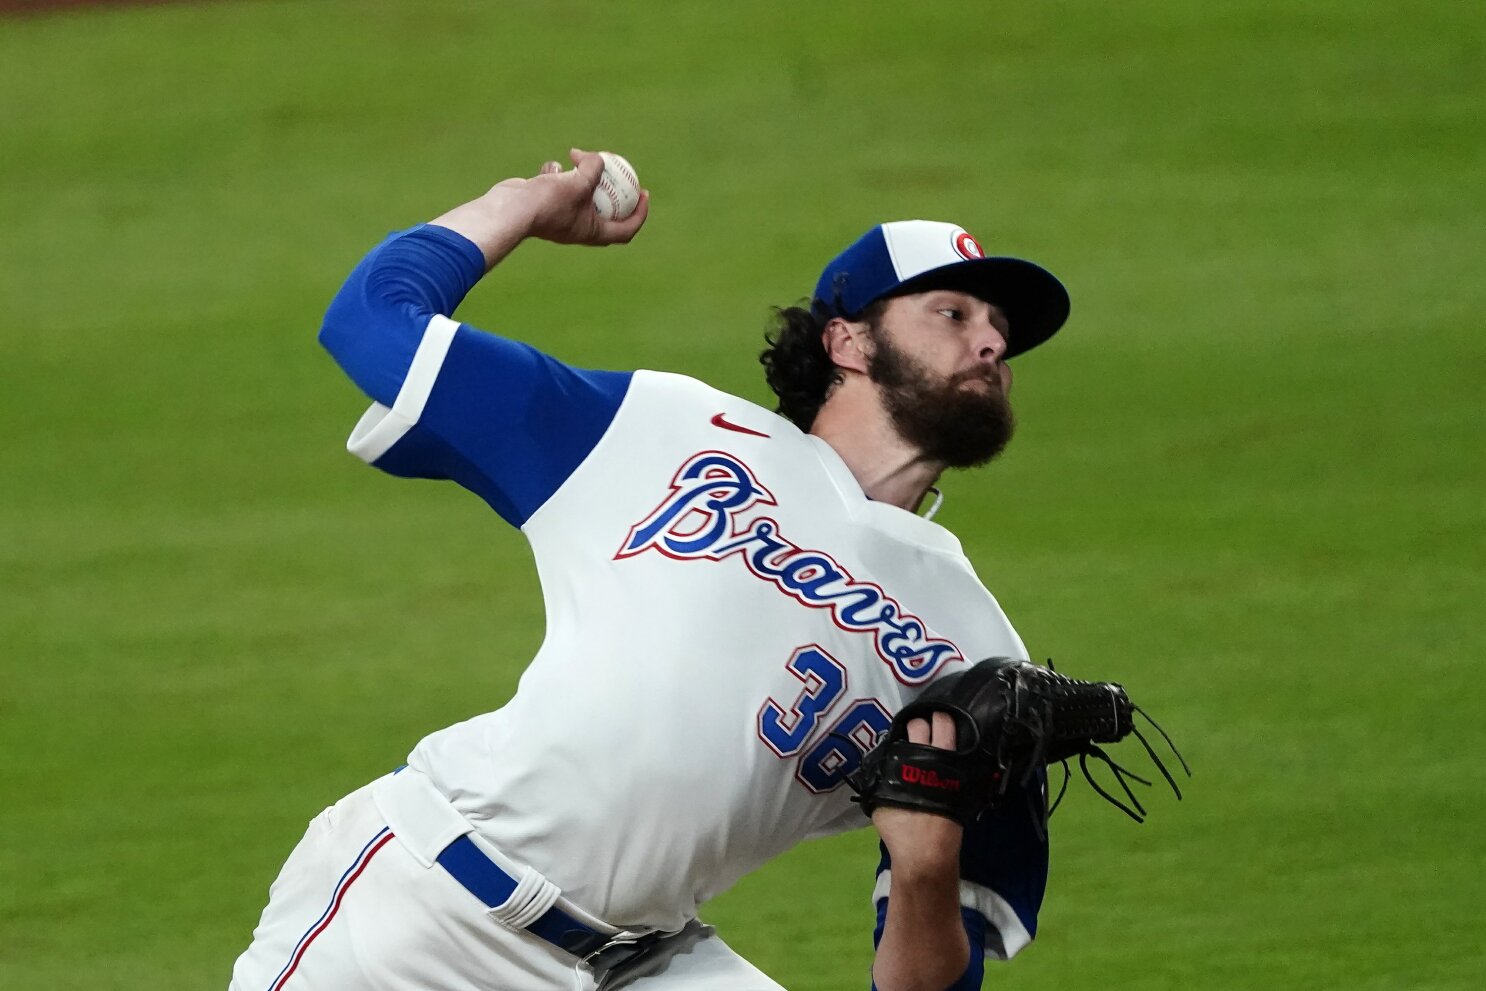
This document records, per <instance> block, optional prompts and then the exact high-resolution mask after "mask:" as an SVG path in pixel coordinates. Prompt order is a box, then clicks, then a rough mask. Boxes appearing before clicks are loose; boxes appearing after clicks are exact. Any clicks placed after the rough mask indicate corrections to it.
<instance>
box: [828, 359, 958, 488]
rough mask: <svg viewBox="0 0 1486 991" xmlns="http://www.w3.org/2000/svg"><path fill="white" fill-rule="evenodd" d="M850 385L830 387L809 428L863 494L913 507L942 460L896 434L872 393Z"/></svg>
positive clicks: (938, 470) (938, 468) (931, 481)
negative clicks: (824, 443) (840, 463)
mask: <svg viewBox="0 0 1486 991" xmlns="http://www.w3.org/2000/svg"><path fill="white" fill-rule="evenodd" d="M851 385H852V383H850V382H847V383H843V384H842V385H841V386H839V387H837V389H836V390H835V391H834V392H832V393H831V395H830V397H829V398H828V399H827V400H826V403H825V404H824V405H823V406H821V409H820V413H819V414H817V415H816V417H815V422H814V423H813V424H811V426H810V432H811V433H812V434H814V435H815V436H817V437H819V438H820V439H821V440H823V441H825V442H826V443H827V444H830V445H831V447H832V448H833V449H834V450H835V452H836V453H837V454H838V455H840V457H841V460H842V461H844V462H845V463H846V467H847V468H849V469H850V470H851V474H852V476H853V477H855V478H856V480H857V484H858V485H860V486H861V487H862V491H863V492H865V493H866V494H867V498H869V499H871V500H873V501H874V502H884V503H887V504H888V505H890V506H897V507H898V508H900V509H906V510H908V511H909V512H910V513H912V512H917V511H918V506H919V503H921V502H923V498H924V495H925V493H927V492H928V491H929V487H930V486H931V485H933V484H934V482H935V481H936V480H938V478H939V474H940V472H942V471H943V470H944V465H943V464H941V463H939V462H937V461H931V460H929V459H928V458H926V457H925V456H924V454H923V452H922V451H920V450H918V449H917V448H916V447H913V446H911V445H909V444H908V443H907V442H905V441H904V440H903V438H902V437H901V436H899V435H898V431H897V430H896V429H895V428H894V427H893V424H892V420H891V418H890V417H889V416H888V414H887V411H886V410H884V409H883V408H882V404H881V402H879V401H878V398H877V395H876V394H875V393H872V392H869V391H867V390H863V389H852V388H850V386H851Z"/></svg>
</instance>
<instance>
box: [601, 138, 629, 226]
mask: <svg viewBox="0 0 1486 991" xmlns="http://www.w3.org/2000/svg"><path fill="white" fill-rule="evenodd" d="M599 154H600V155H602V156H603V159H604V174H603V175H602V176H600V177H599V184H598V186H596V187H595V188H594V190H593V208H594V209H595V210H597V211H598V214H599V216H600V217H602V218H603V219H605V220H624V219H625V218H626V217H628V216H629V215H630V214H632V213H634V212H635V207H637V206H639V205H640V180H639V178H638V177H637V176H636V175H635V169H634V166H632V165H630V163H629V162H626V161H625V160H624V156H622V155H616V154H614V153H613V152H612V151H601V152H599Z"/></svg>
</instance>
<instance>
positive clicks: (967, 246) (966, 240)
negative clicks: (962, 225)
mask: <svg viewBox="0 0 1486 991" xmlns="http://www.w3.org/2000/svg"><path fill="white" fill-rule="evenodd" d="M955 253H956V254H958V255H959V256H960V257H961V258H964V259H967V260H969V259H975V258H984V257H985V256H986V253H985V252H984V251H983V250H981V247H980V242H979V241H977V240H975V238H973V237H971V236H970V233H969V232H968V231H960V232H959V233H958V234H956V235H955Z"/></svg>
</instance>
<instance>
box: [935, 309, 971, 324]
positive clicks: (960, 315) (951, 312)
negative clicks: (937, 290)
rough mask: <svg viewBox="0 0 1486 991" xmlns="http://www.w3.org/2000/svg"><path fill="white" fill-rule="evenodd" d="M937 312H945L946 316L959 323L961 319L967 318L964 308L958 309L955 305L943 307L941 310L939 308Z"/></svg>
mask: <svg viewBox="0 0 1486 991" xmlns="http://www.w3.org/2000/svg"><path fill="white" fill-rule="evenodd" d="M937 312H939V313H943V314H944V315H945V316H947V317H949V318H950V319H951V320H953V321H955V322H956V323H959V322H960V321H961V320H963V319H965V311H964V310H957V309H955V308H954V307H953V306H946V307H943V308H941V309H940V310H938V311H937Z"/></svg>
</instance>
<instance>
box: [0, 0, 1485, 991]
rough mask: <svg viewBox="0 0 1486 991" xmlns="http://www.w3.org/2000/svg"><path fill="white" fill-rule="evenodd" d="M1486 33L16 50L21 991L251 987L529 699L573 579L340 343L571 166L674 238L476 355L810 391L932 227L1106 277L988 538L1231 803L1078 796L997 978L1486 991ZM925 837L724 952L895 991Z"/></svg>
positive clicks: (816, 26) (152, 13)
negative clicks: (411, 279)
mask: <svg viewBox="0 0 1486 991" xmlns="http://www.w3.org/2000/svg"><path fill="white" fill-rule="evenodd" d="M1483 38H1486V7H1482V6H1481V5H1479V4H1469V3H1435V4H1426V3H1423V2H1418V0H1411V2H1399V3H1393V4H1381V3H1374V4H1361V3H1349V2H1342V0H1318V2H1315V3H1309V4H1302V5H1288V6H1285V5H1277V4H1273V3H1267V2H1261V0H1218V2H1212V3H1199V2H1196V0H1131V2H1128V3H1123V4H1118V5H1108V4H1101V3H1093V2H1082V3H1080V2H1074V0H1054V2H1048V3H1040V4H1026V5H995V6H992V5H984V4H949V3H942V4H941V3H925V4H920V5H909V4H902V3H894V4H889V3H845V2H841V3H834V2H833V3H815V4H800V3H797V4H788V5H783V4H765V3H752V2H734V3H728V4H712V3H700V2H697V3H658V2H651V3H646V4H644V5H639V4H636V5H624V4H596V3H581V2H576V0H570V2H560V0H559V2H550V3H538V2H532V0H528V2H517V3H503V4H494V3H490V4H485V3H475V2H466V3H447V2H433V3H425V4H416V5H415V4H396V3H390V2H371V3H349V2H334V3H332V2H299V3H291V2H280V3H229V2H218V3H212V4H206V5H170V6H161V7H147V6H146V7H138V6H131V7H127V8H124V9H120V10H115V11H77V12H68V13H56V14H47V15H34V16H28V17H19V18H12V19H6V20H0V218H3V222H4V235H3V237H0V300H3V306H0V410H3V413H4V416H3V419H4V423H5V431H4V440H3V442H0V593H3V596H0V755H3V758H4V759H3V762H0V988H4V989H6V991H20V989H52V988H74V987H77V988H82V987H87V988H96V989H145V988H148V989H175V988H180V989H199V988H216V987H224V986H225V984H226V980H227V976H228V972H229V969H230V966H231V962H232V960H233V958H234V957H235V955H236V954H237V953H238V952H239V951H240V950H241V949H242V947H243V946H244V945H245V942H246V940H247V938H248V934H249V932H250V930H251V928H252V925H253V923H254V921H255V920H256V917H257V913H258V912H259V910H260V909H261V907H262V903H263V900H264V897H265V893H266V889H267V885H268V882H269V881H270V880H271V878H272V877H273V874H274V872H275V871H276V870H277V868H278V865H279V864H280V862H281V861H282V859H283V857H284V856H285V854H286V853H287V851H288V850H289V848H290V847H291V846H292V844H293V843H294V842H295V840H296V839H297V838H298V836H299V834H300V832H301V831H302V829H303V826H304V822H305V820H307V819H308V818H309V817H310V816H312V815H313V814H315V813H316V812H317V811H319V809H320V808H321V807H322V806H323V805H325V804H326V803H327V802H329V801H331V800H333V799H334V798H336V797H338V796H339V795H341V794H342V793H344V792H346V791H348V790H350V789H352V788H354V787H356V786H357V785H359V784H361V783H362V782H364V781H366V780H368V779H369V778H371V777H373V776H375V775H377V774H380V773H382V772H383V771H384V770H386V769H387V768H389V767H390V766H392V765H395V764H397V763H399V762H400V760H401V759H402V757H403V756H404V755H405V754H406V752H407V751H408V750H409V749H410V748H411V746H412V745H413V744H414V743H415V742H416V741H417V740H418V739H419V737H420V736H422V735H423V734H424V733H426V732H428V731H430V730H432V729H434V728H437V727H440V726H443V725H446V724H447V723H450V722H452V721H454V720H457V719H460V718H463V717H465V716H467V715H470V714H472V713H474V712H478V711H482V710H484V709H487V708H492V707H494V706H496V705H498V704H499V703H500V702H501V701H502V700H503V699H504V698H505V697H506V696H507V695H508V694H509V692H510V691H511V690H512V688H513V686H514V683H515V679H516V677H517V675H518V673H519V670H520V661H521V659H523V658H525V657H527V656H529V655H530V652H531V651H532V650H533V649H534V648H535V646H536V645H537V643H538V642H539V641H540V638H541V635H542V628H541V624H542V612H541V608H540V603H539V601H538V598H537V594H536V586H535V578H534V574H533V571H532V568H531V566H530V562H529V558H528V555H527V552H526V549H525V545H524V543H523V542H522V541H521V539H520V538H519V536H518V535H516V534H514V533H512V532H510V531H508V530H507V529H505V528H504V527H503V525H501V524H500V523H499V521H498V520H497V519H495V517H494V516H492V515H491V514H490V513H489V512H488V511H487V510H486V509H485V508H484V507H483V505H482V504H481V503H479V502H478V501H477V500H475V499H473V498H470V497H468V496H466V495H464V494H462V493H460V492H459V491H457V490H455V489H453V488H452V487H440V486H436V485H431V484H423V483H408V482H399V481H395V480H392V479H389V478H385V477H382V476H380V475H378V474H377V473H375V472H372V471H369V470H367V469H366V468H364V467H362V466H360V465H359V463H358V462H356V461H355V460H354V459H353V458H351V457H350V456H349V455H346V454H345V453H344V452H343V450H342V447H341V446H342V442H343V439H344V435H345V434H346V432H347V431H348V430H349V428H350V426H351V424H352V423H353V422H354V421H355V419H356V417H357V415H358V414H359V411H360V409H361V401H360V399H359V398H358V396H357V394H356V392H355V390H354V388H353V387H352V386H351V385H350V384H349V383H347V382H346V381H345V380H344V379H342V378H341V376H340V375H339V373H338V372H337V371H336V370H335V368H334V367H333V365H332V364H331V362H330V361H329V359H328V358H326V357H325V356H324V355H323V354H322V353H320V352H319V350H318V348H317V347H316V345H315V343H314V340H313V337H314V332H315V330H316V329H317V327H318V323H319V317H320V314H321V313H322V311H323V309H324V305H325V303H326V302H327V301H328V299H329V297H330V295H331V294H332V293H333V292H334V290H335V288H336V287H337V285H338V284H339V281H340V279H341V278H342V277H343V275H344V274H345V273H346V272H347V271H348V270H349V268H350V266H351V265H352V264H353V263H354V262H355V260H356V259H357V258H358V257H359V255H360V253H361V252H362V251H363V250H364V249H365V248H366V247H368V246H369V245H370V244H371V243H373V242H374V241H375V240H377V239H378V238H379V237H380V236H381V235H382V234H383V233H384V232H386V231H387V230H389V229H392V228H395V227H402V226H406V225H409V224H412V223H415V222H418V221H420V220H423V219H426V218H428V217H431V216H433V215H435V214H437V213H439V212H440V211H441V210H442V209H444V208H445V207H447V206H449V205H451V204H453V203H455V202H458V201H460V200H462V199H465V198H468V197H470V196H472V195H474V194H476V193H478V192H480V191H481V190H482V189H483V188H484V187H485V186H486V185H488V184H489V183H490V182H492V181H494V180H496V179H499V178H502V177H504V176H506V175H511V174H517V173H524V172H528V171H530V170H532V169H534V168H535V166H536V165H537V164H539V163H540V162H541V161H543V160H544V159H546V158H550V157H556V156H557V155H558V154H560V153H561V151H562V150H563V149H565V148H566V147H567V146H568V145H569V144H572V143H581V144H585V145H587V146H589V147H611V148H614V149H617V150H620V151H622V152H624V153H625V154H626V155H628V156H629V157H630V158H631V160H632V161H634V162H635V164H636V166H637V167H638V169H639V171H640V173H641V175H642V177H643V178H644V179H645V180H646V182H647V184H648V185H649V186H650V187H651V188H652V190H653V195H654V210H653V216H652V220H651V223H650V224H649V226H648V227H647V229H646V230H645V232H644V233H643V234H642V236H641V237H640V238H639V239H638V240H637V241H636V242H635V243H634V244H633V245H632V246H630V247H628V248H626V249H622V250H619V249H614V250H609V251H604V252H596V251H587V252H585V251H582V250H579V249H560V248H556V247H552V246H548V245H533V246H530V247H529V248H524V249H523V250H522V251H520V252H519V253H518V254H517V255H516V256H515V257H513V258H512V259H511V260H510V261H509V263H508V264H507V265H506V266H504V267H503V268H502V270H501V271H500V273H499V276H498V277H492V278H491V279H489V280H487V282H486V283H485V284H483V285H482V286H481V288H480V289H478V290H477V291H476V292H475V294H474V295H473V296H472V297H471V299H470V300H469V301H468V302H467V303H466V304H465V307H464V309H463V310H462V311H461V316H463V317H464V318H465V319H467V320H469V321H471V322H473V323H477V324H479V325H482V326H486V327H489V328H491V329H497V330H505V331H508V332H510V333H512V334H515V335H518V336H524V337H528V338H529V339H531V340H533V341H534V342H536V343H538V344H540V345H542V346H544V347H546V348H547V349H548V350H550V351H552V352H554V353H555V354H557V355H559V356H561V357H564V358H568V359H571V360H575V361H578V362H581V363H584V364H588V365H593V366H609V367H634V366H646V367H658V368H667V369H674V370H678V371H683V372H687V373H691V374H694V375H697V376H699V377H702V378H705V379H707V380H709V381H711V382H713V383H714V384H716V385H719V386H721V387H724V388H727V389H730V390H733V391H736V392H739V393H740V394H743V395H746V396H749V397H751V398H754V399H757V400H760V401H762V400H764V398H765V390H764V387H763V384H762V380H761V377H760V376H759V374H758V372H757V367H756V365H755V364H754V362H753V357H752V356H753V354H754V353H755V352H756V350H757V347H758V343H759V342H758V333H759V331H760V329H761V328H762V324H763V317H764V313H765V307H766V306H767V305H768V304H771V303H782V302H787V301H791V300H793V299H795V298H797V297H799V296H802V295H804V294H805V293H806V292H807V291H808V289H809V288H810V287H811V285H812V283H813V280H814V276H815V274H816V273H817V272H818V270H819V268H820V266H821V264H823V262H824V261H825V260H826V259H827V258H829V257H830V255H831V254H832V253H833V252H834V251H835V250H837V249H838V248H839V247H840V246H841V245H843V244H844V243H846V242H847V241H848V240H850V239H851V238H852V237H855V236H856V235H857V234H858V233H860V232H861V231H862V230H863V229H865V228H866V227H867V226H869V225H870V224H872V223H874V222H876V221H878V220H881V219H890V218H897V217H906V216H925V217H933V218H942V219H951V220H955V221H957V222H959V223H962V224H964V225H966V226H967V227H969V228H970V229H971V230H973V231H975V232H976V233H977V234H978V235H979V236H980V238H981V240H982V241H983V242H984V243H986V244H987V247H988V248H989V249H991V250H993V251H996V250H1000V251H1007V252H1018V253H1025V254H1026V255H1028V256H1030V257H1033V258H1037V259H1039V260H1042V261H1044V262H1045V263H1046V264H1048V265H1049V266H1050V267H1051V268H1052V269H1053V270H1054V271H1056V272H1058V273H1059V274H1060V275H1061V276H1062V277H1063V278H1064V279H1065V281H1066V282H1067V283H1068V285H1069V287H1070V289H1071V292H1072V295H1073V299H1074V316H1073V319H1072V321H1071V323H1070V324H1069V326H1068V328H1067V330H1065V331H1064V333H1063V334H1062V335H1061V336H1060V337H1059V338H1058V340H1057V341H1056V342H1055V343H1054V344H1053V345H1052V346H1049V347H1047V348H1044V349H1041V350H1039V351H1037V352H1035V353H1033V354H1031V355H1028V356H1027V357H1025V358H1022V359H1019V360H1018V362H1017V399H1018V409H1019V412H1020V416H1021V421H1022V430H1021V433H1020V436H1019V439H1018V441H1017V443H1016V444H1014V445H1013V447H1012V451H1011V452H1010V453H1009V454H1008V455H1007V456H1006V457H1005V458H1004V459H1003V460H1002V461H1001V462H999V463H998V464H997V465H995V466H993V467H992V468H990V469H987V470H985V471H982V472H979V473H975V474H970V475H964V476H958V477H954V478H952V479H950V480H948V483H947V486H946V488H947V494H948V500H947V503H946V508H945V510H944V512H943V513H942V514H941V517H940V519H941V520H942V521H944V522H946V523H947V524H948V525H949V526H950V527H951V528H953V529H955V530H956V531H958V532H959V533H960V534H961V535H962V537H963V538H964V541H965V544H966V546H967V549H968V550H969V552H970V554H971V556H972V558H974V559H975V560H976V561H977V564H978V567H979V569H980V572H981V574H982V576H983V577H985V578H986V580H987V583H988V584H989V585H990V586H991V588H992V589H993V590H995V591H996V592H997V594H998V596H999V598H1000V599H1001V601H1002V603H1003V605H1005V607H1006V608H1007V611H1008V612H1009V613H1010V615H1011V616H1012V618H1013V620H1014V621H1015V622H1016V623H1017V625H1018V628H1019V629H1020V630H1021V632H1022V634H1023V636H1024V637H1025V638H1026V640H1027V641H1028V643H1029V644H1030V645H1031V646H1032V649H1033V650H1034V651H1036V652H1038V654H1039V655H1041V654H1051V655H1053V656H1054V657H1055V658H1057V659H1058V660H1059V661H1060V665H1061V666H1063V667H1064V668H1065V669H1067V670H1069V671H1071V672H1072V673H1074V674H1086V675H1094V676H1100V677H1110V676H1115V677H1118V678H1120V679H1121V680H1123V681H1124V682H1125V683H1126V684H1127V685H1128V686H1129V687H1130V689H1131V692H1132V694H1135V695H1137V697H1139V698H1141V699H1142V700H1144V701H1147V702H1148V703H1149V707H1150V708H1151V710H1152V711H1153V712H1155V713H1156V714H1157V716H1158V718H1160V719H1161V720H1162V722H1163V724H1164V725H1166V726H1167V728H1168V729H1169V730H1171V731H1172V732H1173V734H1174V735H1176V736H1177V737H1178V739H1179V741H1180V742H1182V743H1183V744H1184V745H1185V747H1184V749H1185V750H1186V751H1187V753H1188V756H1189V757H1190V758H1191V760H1192V762H1193V764H1194V766H1195V768H1196V773H1197V777H1196V778H1195V779H1194V780H1193V782H1192V786H1191V791H1190V794H1189V796H1188V801H1187V802H1185V803H1183V804H1182V805H1180V806H1178V805H1176V804H1175V803H1173V802H1170V801H1162V800H1161V799H1159V798H1157V799H1156V800H1155V815H1154V816H1153V817H1152V821H1151V822H1150V823H1149V824H1147V825H1146V826H1144V827H1136V826H1134V825H1133V824H1131V823H1129V822H1127V821H1124V820H1123V818H1122V817H1120V816H1119V815H1118V813H1116V812H1114V811H1113V810H1112V809H1109V808H1107V807H1105V806H1103V805H1102V804H1101V803H1099V802H1098V801H1097V800H1096V798H1095V797H1094V796H1093V795H1092V794H1090V793H1089V791H1088V790H1087V789H1086V788H1078V787H1075V788H1074V789H1073V790H1072V791H1073V793H1072V795H1071V797H1070V799H1069V800H1068V802H1067V803H1066V805H1065V806H1064V808H1063V809H1062V810H1061V811H1060V812H1059V814H1058V816H1057V818H1056V819H1055V820H1054V826H1055V837H1054V850H1053V868H1052V879H1051V887H1050V892H1049V898H1048V902H1047V904H1046V906H1045V910H1044V913H1043V918H1042V933H1041V936H1040V938H1039V939H1038V941H1037V943H1036V944H1035V945H1034V946H1033V947H1032V948H1031V949H1029V950H1028V951H1027V952H1026V953H1025V954H1024V955H1023V956H1022V957H1021V958H1019V959H1018V960H1017V961H1016V962H1015V963H1013V964H1012V965H1010V966H1009V967H1004V968H998V969H996V970H994V971H993V973H992V976H991V977H990V978H989V979H988V980H987V986H988V987H1005V988H1010V989H1023V991H1030V989H1053V988H1067V987H1087V988H1098V989H1099V991H1118V989H1127V988H1128V989H1134V988H1140V989H1162V988H1183V989H1186V988H1203V989H1212V991H1221V989H1240V988H1242V989H1248V988H1336V989H1348V991H1370V989H1391V988H1418V989H1441V991H1443V989H1475V988H1479V987H1481V986H1482V982H1483V975H1486V951H1483V950H1482V949H1481V945H1482V944H1481V937H1480V933H1481V930H1482V929H1483V927H1486V907H1483V900H1482V895H1481V883H1482V879H1483V877H1486V826H1483V820H1486V800H1483V798H1482V795H1483V794H1486V718H1483V716H1486V690H1483V687H1482V685H1483V678H1482V675H1481V672H1480V671H1479V665H1480V664H1481V661H1482V657H1483V653H1486V610H1483V608H1482V605H1481V603H1482V601H1483V599H1486V446H1483V444H1482V440H1481V435H1482V426H1483V424H1486V390H1483V388H1482V382H1481V380H1482V371H1481V369H1482V368H1483V365H1486V344H1483V338H1482V335H1481V333H1480V331H1481V322H1482V316H1481V314H1482V313H1483V312H1486V279H1483V277H1482V275H1481V264H1482V260H1483V258H1486V184H1483V182H1482V176H1483V175H1486V129H1483V128H1482V126H1481V122H1482V120H1483V119H1486V43H1483V40H1482V39H1483ZM872 848H873V844H872V839H871V837H870V836H869V835H868V834H866V833H858V834H854V835H852V836H848V837H844V838H841V839H839V840H837V841H831V842H824V843H816V844H811V845H807V846H806V847H803V848H801V849H799V850H797V851H795V852H794V853H792V854H790V855H789V856H787V857H785V858H783V859H782V860H781V861H779V862H777V863H775V864H774V865H772V866H771V867H770V868H768V869H766V870H765V871H763V872H761V873H759V874H757V875H755V876H753V877H751V878H749V879H747V880H746V881H745V882H743V883H742V884H740V885H739V886H738V887H737V888H736V889H735V890H734V891H732V892H730V893H729V894H727V895H726V896H724V897H723V898H721V899H719V900H718V901H717V902H716V903H715V904H714V905H713V907H712V909H711V911H710V913H709V918H710V919H711V920H712V921H714V922H715V923H716V924H718V925H719V927H720V928H721V929H722V931H723V933H724V935H725V936H727V937H728V939H729V941H730V942H731V943H732V944H733V945H734V946H736V947H737V948H739V949H740V950H741V951H743V952H744V953H745V954H746V955H748V956H749V957H750V958H751V959H753V960H755V961H756V962H757V963H758V964H759V965H760V966H762V967H763V968H764V969H766V970H767V971H769V972H770V973H771V974H773V975H774V976H775V977H776V978H777V979H779V980H780V981H781V982H783V983H784V984H786V985H787V986H789V987H791V988H798V989H838V988H839V989H848V988H864V987H865V986H866V981H865V973H866V968H867V966H868V963H869V960H870V956H871V943H870V909H869V906H868V898H867V895H868V891H869V890H870V883H871V865H872V855H873V854H872ZM1472 946H1475V947H1476V948H1475V949H1471V947H1472Z"/></svg>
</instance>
